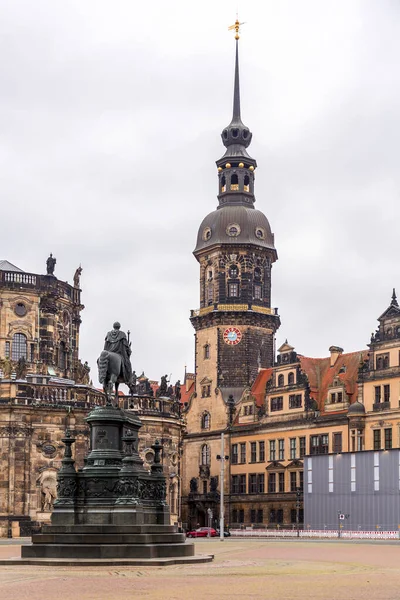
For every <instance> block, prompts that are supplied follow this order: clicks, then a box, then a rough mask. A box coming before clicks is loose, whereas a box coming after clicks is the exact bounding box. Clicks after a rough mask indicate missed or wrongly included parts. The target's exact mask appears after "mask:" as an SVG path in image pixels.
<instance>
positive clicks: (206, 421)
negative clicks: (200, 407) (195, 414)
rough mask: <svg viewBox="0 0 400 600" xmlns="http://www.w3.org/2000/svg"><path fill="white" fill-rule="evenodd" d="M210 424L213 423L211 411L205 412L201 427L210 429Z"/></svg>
mask: <svg viewBox="0 0 400 600" xmlns="http://www.w3.org/2000/svg"><path fill="white" fill-rule="evenodd" d="M210 425H211V417H210V413H208V412H205V413H204V414H203V415H202V417H201V428H202V429H210Z"/></svg>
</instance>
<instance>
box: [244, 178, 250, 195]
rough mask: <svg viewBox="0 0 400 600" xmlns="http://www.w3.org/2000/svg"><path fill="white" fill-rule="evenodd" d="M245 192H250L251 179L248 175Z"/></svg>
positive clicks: (245, 180) (245, 181)
mask: <svg viewBox="0 0 400 600" xmlns="http://www.w3.org/2000/svg"><path fill="white" fill-rule="evenodd" d="M243 190H244V191H245V192H249V191H250V177H249V176H248V175H245V176H244V187H243Z"/></svg>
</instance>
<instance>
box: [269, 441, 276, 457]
mask: <svg viewBox="0 0 400 600" xmlns="http://www.w3.org/2000/svg"><path fill="white" fill-rule="evenodd" d="M269 460H276V441H275V440H270V442H269Z"/></svg>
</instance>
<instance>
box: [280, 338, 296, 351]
mask: <svg viewBox="0 0 400 600" xmlns="http://www.w3.org/2000/svg"><path fill="white" fill-rule="evenodd" d="M292 350H294V347H293V346H291V345H290V344H289V343H288V341H287V340H285V341H284V343H283V344H282V346H281V347H280V348H278V352H280V353H282V352H291V351H292Z"/></svg>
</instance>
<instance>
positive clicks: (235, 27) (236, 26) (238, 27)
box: [228, 15, 244, 40]
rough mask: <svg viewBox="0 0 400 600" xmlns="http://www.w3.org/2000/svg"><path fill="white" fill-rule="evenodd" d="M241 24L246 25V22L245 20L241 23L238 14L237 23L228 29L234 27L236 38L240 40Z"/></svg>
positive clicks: (229, 29)
mask: <svg viewBox="0 0 400 600" xmlns="http://www.w3.org/2000/svg"><path fill="white" fill-rule="evenodd" d="M241 25H244V22H243V23H239V19H238V16H237V15H236V21H235V24H234V25H231V26H230V27H228V31H232V29H234V30H235V31H236V34H235V40H238V39H239V37H240V36H239V31H240V26H241Z"/></svg>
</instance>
